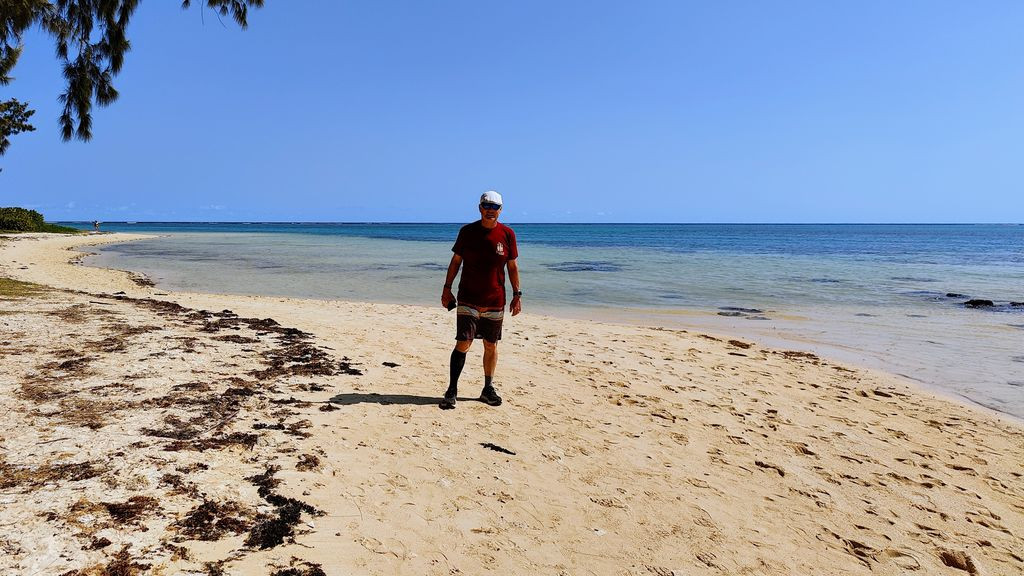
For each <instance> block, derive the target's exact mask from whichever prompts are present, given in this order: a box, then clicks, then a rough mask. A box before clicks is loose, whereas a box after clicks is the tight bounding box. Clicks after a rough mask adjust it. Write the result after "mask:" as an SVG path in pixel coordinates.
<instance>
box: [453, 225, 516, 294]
mask: <svg viewBox="0 0 1024 576" xmlns="http://www.w3.org/2000/svg"><path fill="white" fill-rule="evenodd" d="M452 252H454V253H456V254H458V255H459V256H462V276H461V277H460V278H459V294H458V296H457V299H458V301H459V304H466V305H470V306H474V307H476V308H504V307H505V265H506V264H508V261H509V260H515V259H516V258H517V257H519V251H518V249H517V248H516V233H515V232H513V231H512V229H511V228H509V227H508V226H505V225H504V224H502V223H500V222H499V223H498V224H497V225H496V226H495V227H494V228H491V229H490V230H488V229H487V228H484V226H483V224H481V223H480V221H479V220H477V221H476V222H473V223H470V224H466V225H465V226H463V227H462V229H461V230H459V236H458V238H456V239H455V246H452Z"/></svg>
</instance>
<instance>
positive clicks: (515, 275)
mask: <svg viewBox="0 0 1024 576" xmlns="http://www.w3.org/2000/svg"><path fill="white" fill-rule="evenodd" d="M508 279H509V281H511V282H512V303H511V304H509V306H508V309H509V312H512V315H513V316H515V315H516V314H519V313H520V312H521V311H522V309H523V303H522V299H523V297H522V296H520V295H519V293H520V292H521V291H522V286H520V285H519V261H518V260H509V261H508Z"/></svg>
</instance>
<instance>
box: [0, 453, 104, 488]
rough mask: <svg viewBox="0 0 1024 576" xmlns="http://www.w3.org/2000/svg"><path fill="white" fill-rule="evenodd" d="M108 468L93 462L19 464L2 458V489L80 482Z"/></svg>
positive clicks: (0, 475)
mask: <svg viewBox="0 0 1024 576" xmlns="http://www.w3.org/2000/svg"><path fill="white" fill-rule="evenodd" d="M105 471H106V470H105V469H103V468H100V467H99V466H98V465H97V464H95V463H93V462H88V461H86V462H71V463H67V464H43V465H41V466H34V467H33V466H17V465H13V464H8V463H7V462H6V461H2V460H0V489H7V488H14V487H19V486H20V487H29V488H39V487H41V486H43V485H45V484H49V483H54V482H79V481H81V480H88V479H90V478H95V477H96V476H99V475H101V474H103V473H104V472H105Z"/></svg>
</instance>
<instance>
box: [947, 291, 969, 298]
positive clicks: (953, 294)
mask: <svg viewBox="0 0 1024 576" xmlns="http://www.w3.org/2000/svg"><path fill="white" fill-rule="evenodd" d="M946 298H967V294H961V293H959V292H946Z"/></svg>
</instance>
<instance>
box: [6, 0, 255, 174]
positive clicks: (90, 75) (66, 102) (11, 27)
mask: <svg viewBox="0 0 1024 576" xmlns="http://www.w3.org/2000/svg"><path fill="white" fill-rule="evenodd" d="M140 1H141V0H0V86H6V85H8V84H10V83H11V81H12V80H13V79H14V78H13V77H12V76H11V72H12V71H13V70H14V67H15V66H16V65H17V63H18V58H19V57H20V56H21V51H22V38H23V36H24V33H25V32H26V31H27V30H29V29H31V28H33V27H37V28H38V29H39V30H41V31H43V32H44V33H46V34H47V35H49V36H51V37H52V38H53V40H54V43H55V45H56V54H57V58H58V60H60V61H62V62H63V64H64V79H65V81H66V84H65V90H64V92H63V93H61V94H60V95H59V96H58V99H59V101H60V102H61V103H62V104H63V106H64V108H63V111H62V112H61V114H60V118H59V121H60V133H61V138H62V139H63V140H65V141H68V140H71V139H78V140H82V141H87V140H89V139H90V138H92V107H93V104H94V103H95V104H96V105H99V106H107V105H109V104H111V103H113V102H114V101H116V100H117V97H118V92H117V89H115V88H114V83H113V81H114V77H115V76H117V74H118V72H120V71H121V66H122V65H123V64H124V56H125V54H126V53H127V52H128V51H129V50H130V49H131V42H130V41H129V40H128V32H127V30H128V23H129V21H130V20H131V18H132V15H133V14H134V13H135V9H136V8H138V6H139V2H140ZM191 4H192V2H191V0H183V1H182V3H181V7H182V8H183V9H187V8H189V7H190V6H191ZM205 5H206V6H207V7H209V8H211V9H213V10H214V11H216V12H217V13H218V14H220V15H221V16H229V15H230V16H231V18H232V19H234V21H235V22H236V23H237V24H238V25H239V26H240V27H242V28H243V29H244V28H246V27H248V15H249V8H250V7H252V8H261V7H263V0H206V2H205ZM0 106H2V108H0V155H2V154H3V153H4V152H5V151H6V149H7V146H8V145H9V142H8V137H9V136H12V135H14V134H18V133H20V132H26V131H30V130H34V129H35V128H34V127H32V126H31V125H30V124H28V118H29V117H30V116H31V115H32V114H33V112H34V110H30V109H28V104H27V103H24V102H20V101H18V100H15V99H11V100H7V101H6V102H0Z"/></svg>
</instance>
